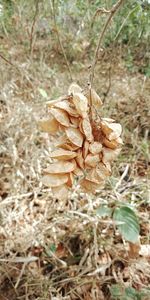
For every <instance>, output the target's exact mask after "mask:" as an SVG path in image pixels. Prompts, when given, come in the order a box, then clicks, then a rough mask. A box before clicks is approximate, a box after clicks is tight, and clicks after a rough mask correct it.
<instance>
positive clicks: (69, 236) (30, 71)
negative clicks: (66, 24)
mask: <svg viewBox="0 0 150 300" xmlns="http://www.w3.org/2000/svg"><path fill="white" fill-rule="evenodd" d="M13 50H14V49H13V47H12V48H11V49H10V51H11V52H12V53H13ZM14 52H15V51H14ZM14 57H16V53H15V54H14ZM52 62H53V57H52V59H51V62H50V63H49V64H48V63H46V62H45V61H44V60H42V59H41V60H39V61H38V60H36V59H34V60H30V59H28V57H27V55H26V54H25V53H24V54H23V55H22V56H19V55H18V58H17V59H16V60H15V65H17V66H19V68H18V69H15V68H13V67H11V66H9V65H7V64H6V63H5V62H3V61H1V67H0V68H1V74H2V78H1V82H0V84H1V93H0V109H1V112H0V125H1V132H0V141H1V148H0V161H1V165H0V168H1V179H0V195H1V201H0V207H1V211H0V212H1V213H0V224H1V227H0V256H1V257H0V274H1V275H0V285H1V288H0V289H1V292H0V300H4V299H12V300H15V299H24V300H29V299H30V300H33V299H39V300H47V299H52V300H59V299H64V300H65V299H66V300H71V299H86V300H90V299H93V300H94V299H97V300H104V299H111V297H110V292H109V287H110V286H111V285H112V284H114V283H119V284H123V285H124V286H126V287H128V286H130V285H131V286H133V287H134V288H136V289H137V290H140V289H142V288H146V287H148V286H150V268H149V267H150V265H149V262H150V260H149V257H144V256H141V257H139V258H138V260H136V259H131V258H130V257H129V255H128V249H127V247H128V245H127V243H125V242H124V241H122V238H121V236H120V235H119V234H118V232H117V231H116V230H115V228H114V224H113V222H112V221H111V219H101V218H100V217H98V216H97V215H96V208H97V207H99V205H100V204H109V205H110V206H114V204H115V203H117V202H120V201H121V202H123V203H128V202H129V203H131V205H132V206H133V207H135V209H136V210H137V214H138V216H139V218H140V223H141V242H142V244H149V234H150V223H149V211H150V191H149V183H150V177H149V175H150V170H149V158H150V156H149V144H148V138H149V125H150V124H149V116H148V114H149V100H148V95H149V86H150V80H149V79H146V78H145V77H144V76H142V75H139V74H134V75H131V74H129V73H128V72H127V71H126V69H125V67H124V66H123V63H122V61H120V62H119V63H120V65H118V66H116V65H115V62H114V68H113V70H114V71H113V73H112V75H111V87H110V91H109V94H108V95H107V97H106V99H105V108H104V110H103V114H106V112H107V116H108V115H109V116H112V117H114V116H115V118H116V119H117V120H118V121H119V122H121V123H122V125H123V126H124V147H123V151H122V154H121V155H120V158H119V160H118V162H117V164H116V165H115V166H114V173H113V176H112V177H111V179H110V180H109V182H108V183H107V185H106V188H105V190H103V191H102V192H101V194H97V195H96V196H91V195H87V194H83V193H81V191H80V189H79V187H78V185H77V184H76V185H75V186H74V188H73V190H72V191H71V192H70V197H69V199H68V202H66V203H63V202H58V201H57V200H56V199H55V198H53V197H52V194H51V191H50V190H48V189H47V188H45V187H43V186H42V184H41V182H40V177H41V172H42V168H43V167H44V163H45V161H49V157H48V155H49V149H50V148H51V145H52V142H53V141H52V139H51V138H49V137H48V136H47V135H46V134H43V133H41V132H39V130H38V126H37V120H38V119H39V118H40V117H41V116H42V115H43V114H44V111H45V104H44V102H45V99H42V96H41V95H40V93H39V88H43V89H44V90H46V91H47V93H48V96H49V98H52V97H55V96H58V95H61V94H63V93H64V91H65V90H66V89H67V87H68V77H67V75H66V73H65V72H64V69H65V67H64V66H63V65H61V66H60V67H58V65H59V64H60V62H58V64H56V63H55V64H54V62H53V64H52ZM87 65H88V62H87ZM107 69H108V63H107V62H106V63H103V64H102V66H101V68H100V69H98V70H97V77H96V79H95V85H96V86H97V87H98V92H99V93H100V95H102V96H103V93H104V92H105V91H106V89H107V85H108V81H107V74H108V72H107ZM74 77H75V78H76V79H77V80H78V81H79V82H80V81H82V83H85V82H86V80H87V72H86V63H85V69H83V68H82V69H80V72H78V70H77V68H76V65H75V66H74ZM122 174H123V176H122V177H121V175H122ZM18 258H19V259H18ZM143 299H144V298H143ZM145 299H146V298H145ZM147 299H148V298H147Z"/></svg>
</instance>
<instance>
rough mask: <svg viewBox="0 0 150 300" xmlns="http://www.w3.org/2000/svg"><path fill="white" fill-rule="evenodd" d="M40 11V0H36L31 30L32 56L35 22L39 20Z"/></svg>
mask: <svg viewBox="0 0 150 300" xmlns="http://www.w3.org/2000/svg"><path fill="white" fill-rule="evenodd" d="M38 12H39V0H36V3H35V14H34V17H33V22H32V26H31V32H30V55H31V56H32V53H33V45H34V30H35V24H36V21H37V16H38Z"/></svg>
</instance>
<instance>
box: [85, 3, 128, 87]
mask: <svg viewBox="0 0 150 300" xmlns="http://www.w3.org/2000/svg"><path fill="white" fill-rule="evenodd" d="M123 1H124V0H118V1H117V3H116V4H115V5H113V7H112V8H111V10H110V11H107V13H108V14H109V15H108V18H107V20H106V23H105V24H104V27H103V29H102V32H101V34H100V37H99V41H98V44H97V47H96V50H95V54H94V60H93V63H92V66H91V72H90V83H91V85H92V84H93V79H94V71H95V66H96V64H97V60H98V53H99V50H100V47H101V45H102V40H103V38H104V35H105V32H106V30H107V27H108V25H109V23H110V21H111V19H112V18H113V16H114V15H115V13H116V12H117V10H118V9H119V7H120V6H121V5H122V4H123Z"/></svg>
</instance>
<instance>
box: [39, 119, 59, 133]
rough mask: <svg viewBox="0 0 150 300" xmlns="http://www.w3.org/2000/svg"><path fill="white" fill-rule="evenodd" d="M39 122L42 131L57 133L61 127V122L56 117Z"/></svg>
mask: <svg viewBox="0 0 150 300" xmlns="http://www.w3.org/2000/svg"><path fill="white" fill-rule="evenodd" d="M38 124H39V126H40V128H41V129H42V131H44V132H47V133H50V134H55V133H56V132H57V131H58V129H59V123H58V122H57V121H56V119H54V118H51V119H44V120H40V121H39V122H38Z"/></svg>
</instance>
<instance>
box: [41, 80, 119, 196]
mask: <svg viewBox="0 0 150 300" xmlns="http://www.w3.org/2000/svg"><path fill="white" fill-rule="evenodd" d="M47 105H48V109H49V118H48V119H45V120H41V121H40V122H39V123H40V126H41V128H42V130H43V131H46V132H48V133H49V134H51V135H54V137H55V143H54V147H55V148H54V150H53V151H51V153H50V155H49V156H50V158H51V159H52V163H51V164H50V165H49V166H48V167H47V168H46V169H45V170H44V176H43V179H42V181H43V184H44V185H46V186H48V187H51V189H52V192H53V193H54V194H55V195H56V197H57V198H58V199H61V200H62V199H67V197H68V191H69V189H70V188H71V187H72V185H73V183H74V179H75V178H77V179H78V180H79V184H80V186H81V187H82V188H83V190H84V191H85V192H88V193H90V192H92V193H94V192H95V191H96V190H99V189H101V188H103V187H104V183H105V181H106V178H107V177H108V176H110V175H111V162H112V161H113V160H114V159H115V158H116V157H117V155H118V154H119V152H120V149H121V144H122V139H121V138H120V135H121V132H122V127H121V125H120V124H119V123H116V122H115V121H114V120H113V119H110V118H101V117H100V116H99V114H98V113H97V111H98V110H99V108H100V107H101V105H102V101H101V99H100V97H99V96H98V94H97V93H96V92H95V90H94V89H91V88H90V87H89V88H88V89H87V90H86V91H83V90H82V89H81V88H80V87H79V86H78V85H77V84H74V83H73V84H71V86H70V87H69V90H68V95H67V96H64V97H61V98H59V99H57V100H52V101H49V102H48V103H47Z"/></svg>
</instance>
